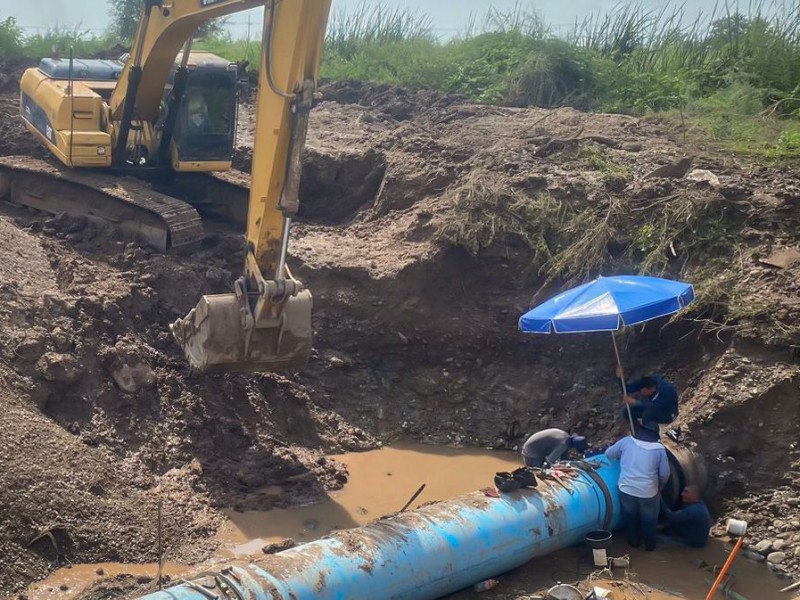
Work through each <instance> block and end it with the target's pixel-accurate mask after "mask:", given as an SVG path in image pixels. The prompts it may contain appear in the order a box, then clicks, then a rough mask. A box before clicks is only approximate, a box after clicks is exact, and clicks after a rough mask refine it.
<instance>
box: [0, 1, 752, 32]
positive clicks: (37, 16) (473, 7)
mask: <svg viewBox="0 0 800 600" xmlns="http://www.w3.org/2000/svg"><path fill="white" fill-rule="evenodd" d="M362 2H363V0H333V10H340V11H348V10H353V9H354V8H355V7H357V6H359V5H360V4H361V3H362ZM381 3H382V4H383V5H385V6H387V7H389V8H395V7H400V8H408V9H410V10H412V11H418V12H420V13H422V14H427V15H429V16H430V18H431V23H432V26H433V28H434V30H435V31H436V33H437V34H438V35H440V36H441V37H443V38H447V37H451V36H452V35H455V34H457V33H459V32H461V31H464V28H465V27H466V25H467V24H468V23H469V22H470V19H471V16H472V15H477V16H478V22H479V23H480V19H481V18H482V17H483V15H485V14H486V11H487V9H488V8H489V7H490V6H492V7H494V8H496V9H498V10H500V11H505V12H510V11H512V10H513V9H514V7H515V6H516V5H517V4H519V5H521V6H523V7H526V8H527V7H529V6H530V7H532V8H533V9H534V10H536V11H537V12H538V13H539V14H541V15H542V16H543V17H544V19H545V21H546V22H548V23H550V24H551V25H554V26H556V28H557V29H558V27H559V26H561V27H569V26H570V25H571V24H572V23H574V22H575V20H576V19H583V18H584V17H585V16H587V15H589V14H592V13H594V12H597V11H606V10H610V9H612V8H613V7H614V6H616V5H618V4H626V3H628V2H626V0H491V1H489V0H435V1H431V0H380V2H379V1H378V0H375V1H374V2H372V1H369V2H368V4H381ZM715 3H716V0H687V1H686V8H687V12H688V13H690V14H692V16H693V15H694V13H696V12H697V11H698V10H703V11H704V12H710V11H711V10H712V9H713V7H714V5H715ZM639 4H642V5H644V6H646V7H648V8H656V7H658V6H660V5H661V4H663V0H639ZM746 5H747V0H743V6H746ZM9 16H11V17H14V18H15V19H16V20H17V24H18V25H21V26H22V27H23V28H24V30H25V32H26V33H36V32H37V30H39V31H42V32H44V31H45V30H47V28H48V27H52V26H54V25H56V24H59V25H65V26H69V27H71V26H76V25H80V26H81V27H82V28H83V29H87V30H91V31H93V32H96V33H98V34H99V33H102V32H103V31H104V30H105V28H106V27H107V26H108V1H107V0H81V1H80V2H75V0H24V1H23V0H0V20H2V19H5V18H6V17H9ZM248 20H249V21H250V29H251V32H252V33H251V35H253V36H255V35H257V34H258V33H260V22H261V12H260V11H259V10H255V11H246V12H242V13H238V14H235V15H233V16H231V17H230V18H229V24H230V25H229V28H230V29H231V32H232V34H233V35H234V37H237V38H241V37H245V36H246V35H247V29H248Z"/></svg>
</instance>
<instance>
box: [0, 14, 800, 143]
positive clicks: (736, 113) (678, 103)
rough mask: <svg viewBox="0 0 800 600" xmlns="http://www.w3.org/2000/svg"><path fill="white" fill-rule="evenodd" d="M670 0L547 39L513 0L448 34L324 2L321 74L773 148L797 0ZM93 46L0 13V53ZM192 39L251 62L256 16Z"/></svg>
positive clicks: (799, 86)
mask: <svg viewBox="0 0 800 600" xmlns="http://www.w3.org/2000/svg"><path fill="white" fill-rule="evenodd" d="M674 1H680V0H674ZM674 1H673V2H672V3H670V2H667V3H665V4H664V5H662V7H661V8H659V9H656V10H649V9H646V8H644V7H643V6H642V5H640V4H637V3H635V2H634V3H630V2H621V3H620V4H619V5H618V6H617V7H616V8H614V9H613V10H611V11H608V12H602V13H595V14H592V15H589V16H587V17H586V18H585V19H583V20H580V21H578V22H576V23H575V24H574V26H573V28H572V30H571V31H568V32H562V35H560V36H558V35H556V34H555V33H554V32H553V29H552V28H551V27H550V26H548V24H547V23H545V22H544V21H543V20H542V19H541V17H540V16H539V15H538V14H537V13H536V12H535V11H534V10H533V9H532V8H531V4H529V3H525V2H523V0H520V1H519V2H518V3H517V4H516V5H515V7H514V8H513V9H511V10H509V11H505V12H504V11H500V10H497V9H495V8H491V7H490V8H488V9H487V10H486V11H485V13H483V14H482V15H480V14H473V15H472V16H471V18H470V21H469V24H468V25H467V27H466V28H465V29H464V31H463V32H461V34H460V35H457V36H455V37H453V38H449V39H439V38H438V37H437V36H436V35H435V30H434V28H433V27H432V22H431V19H430V18H429V17H428V16H427V15H425V14H422V13H418V12H413V11H410V10H406V9H399V8H391V7H388V6H386V5H383V4H373V3H368V2H363V3H362V4H361V5H359V6H358V7H357V8H356V9H355V10H353V11H350V12H342V11H340V10H334V12H333V14H332V17H331V20H330V23H329V27H328V31H327V34H326V49H325V54H324V57H323V64H322V75H323V77H326V78H329V79H360V80H370V81H375V82H385V83H394V84H399V85H406V86H424V87H431V88H436V89H440V90H442V91H445V92H451V93H458V94H463V95H465V96H468V97H470V98H472V99H475V100H477V101H481V102H489V103H501V104H511V105H520V106H527V105H538V106H545V107H553V106H561V105H571V106H576V107H579V108H584V109H590V110H605V111H615V112H626V113H640V114H641V113H646V112H648V111H669V110H676V111H680V112H681V113H682V115H684V116H685V115H686V114H691V113H694V114H695V115H696V116H697V118H698V119H699V120H700V121H701V122H702V123H703V125H704V126H705V127H706V128H707V129H708V132H709V133H710V134H711V135H712V136H714V137H717V138H719V139H725V138H730V139H733V140H738V141H740V142H743V143H746V144H750V145H753V144H755V145H757V146H759V147H763V148H764V149H765V151H771V150H775V149H776V148H779V145H778V142H779V138H780V135H781V134H782V133H783V132H784V131H787V130H788V131H790V132H792V131H794V125H791V124H787V122H786V121H783V122H782V123H783V124H782V125H781V126H779V127H777V128H776V127H772V125H774V119H772V120H771V121H770V124H771V125H770V126H765V125H764V123H761V122H759V121H758V119H760V117H759V114H760V113H761V111H764V110H766V111H767V112H768V113H770V114H771V115H772V116H773V117H778V118H781V119H787V118H795V117H798V111H800V100H798V98H800V0H749V1H748V2H747V3H745V2H744V1H743V2H742V4H741V5H740V4H739V3H738V2H737V1H736V0H720V2H719V3H718V4H717V5H716V7H715V8H714V9H713V10H712V11H709V12H708V13H707V14H702V13H699V12H696V13H692V12H691V11H690V9H689V7H688V4H686V3H684V4H675V3H674ZM104 44H105V45H111V44H110V43H109V42H107V41H106V40H103V39H99V38H96V37H93V36H91V35H88V34H87V33H86V32H83V31H81V30H80V29H72V30H63V29H53V30H50V31H48V32H47V33H46V34H44V35H41V36H31V37H23V36H22V32H21V30H20V29H19V28H18V27H17V26H16V24H15V23H14V21H13V19H6V20H5V21H0V54H2V55H3V56H10V55H14V54H18V55H19V54H21V55H24V56H28V57H39V56H44V55H48V54H50V52H51V47H52V46H53V45H55V46H57V47H58V48H59V50H60V51H61V52H62V54H63V53H65V52H66V51H67V50H68V48H69V46H75V48H76V52H77V53H78V54H82V55H91V54H94V53H96V52H97V51H98V50H100V49H101V48H102V47H103V45H104ZM195 47H196V48H204V49H208V50H211V51H213V52H215V53H217V54H220V55H222V56H224V57H226V58H228V59H231V60H241V59H247V60H249V61H250V63H251V64H252V65H253V66H255V65H256V64H257V63H258V60H259V58H260V49H261V48H260V27H259V25H258V24H254V26H253V28H252V32H251V33H250V34H248V35H247V37H246V38H245V39H242V40H235V39H233V38H232V37H231V36H230V34H228V33H221V34H219V33H218V34H217V35H214V36H210V37H208V38H207V39H205V40H202V41H201V42H200V43H198V44H197V45H196V46H195ZM748 119H749V121H748ZM754 119H755V120H754ZM745 122H747V123H748V125H747V126H746V127H745V126H744V125H743V124H744V123H745ZM784 125H785V126H784ZM759 129H760V130H762V132H764V133H765V135H760V134H757V131H758V130H759ZM785 139H788V138H784V140H785ZM792 139H794V138H792ZM770 144H771V145H770ZM794 145H795V144H794V142H792V143H790V144H788V146H786V148H784V150H787V151H788V150H791V149H792V148H794Z"/></svg>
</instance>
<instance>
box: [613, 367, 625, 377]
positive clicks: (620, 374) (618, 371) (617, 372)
mask: <svg viewBox="0 0 800 600" xmlns="http://www.w3.org/2000/svg"><path fill="white" fill-rule="evenodd" d="M614 373H616V375H617V377H624V376H625V371H623V370H622V367H621V366H619V365H617V369H616V370H615V371H614Z"/></svg>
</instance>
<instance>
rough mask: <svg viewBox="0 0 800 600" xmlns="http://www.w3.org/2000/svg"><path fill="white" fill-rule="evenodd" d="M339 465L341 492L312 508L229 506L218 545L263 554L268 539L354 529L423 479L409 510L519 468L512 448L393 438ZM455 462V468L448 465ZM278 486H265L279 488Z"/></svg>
mask: <svg viewBox="0 0 800 600" xmlns="http://www.w3.org/2000/svg"><path fill="white" fill-rule="evenodd" d="M329 460H333V461H336V462H339V463H342V464H344V465H345V467H346V468H347V472H348V474H349V478H348V482H347V484H346V485H345V487H344V488H343V489H341V490H337V491H332V492H330V493H329V494H328V498H327V499H326V501H324V502H322V503H318V504H313V505H311V506H303V507H296V508H290V509H275V510H271V511H268V512H263V511H250V512H241V513H239V512H228V513H227V516H228V519H229V521H228V523H226V524H225V525H224V526H223V527H222V528H221V530H220V533H219V537H220V539H221V540H222V542H223V545H224V548H225V549H227V550H229V551H230V552H231V553H232V554H233V555H234V556H237V557H241V556H246V555H254V556H260V555H263V552H262V550H263V548H265V547H267V548H269V547H270V545H269V544H270V543H274V542H280V541H282V540H285V539H290V540H293V541H295V542H296V543H298V544H300V543H305V542H310V541H312V540H315V539H319V538H321V537H323V536H325V535H328V534H329V533H330V532H332V531H334V530H340V529H349V528H351V527H358V526H359V525H364V524H365V523H368V522H370V521H373V520H375V519H376V518H379V517H381V516H383V515H387V514H391V513H394V512H397V511H398V510H400V509H401V508H402V507H403V506H405V505H406V503H407V502H408V501H409V500H410V499H411V498H412V496H413V495H414V494H415V492H416V491H417V490H418V489H419V488H420V487H421V486H422V485H424V486H425V487H424V489H423V490H422V492H421V493H420V494H419V496H417V498H416V499H415V500H414V502H413V503H412V504H411V505H410V506H409V509H408V510H411V509H413V508H415V507H418V506H420V505H422V504H427V503H428V502H433V501H437V500H446V499H448V498H451V497H454V496H460V495H462V494H464V493H466V492H471V491H474V490H477V489H481V488H484V487H486V486H491V485H493V477H494V473H495V472H497V471H511V470H513V469H515V468H517V467H519V466H520V464H521V461H520V457H519V455H518V454H516V453H512V452H494V451H487V450H480V449H473V448H460V449H456V448H448V447H442V446H425V445H422V444H418V443H409V442H406V443H398V442H394V443H392V446H391V447H385V448H381V449H380V450H373V451H371V452H365V453H350V454H344V455H334V456H331V457H329ZM454 465H458V468H454ZM279 491H280V490H279V488H272V489H266V490H264V493H266V494H275V493H279Z"/></svg>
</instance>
